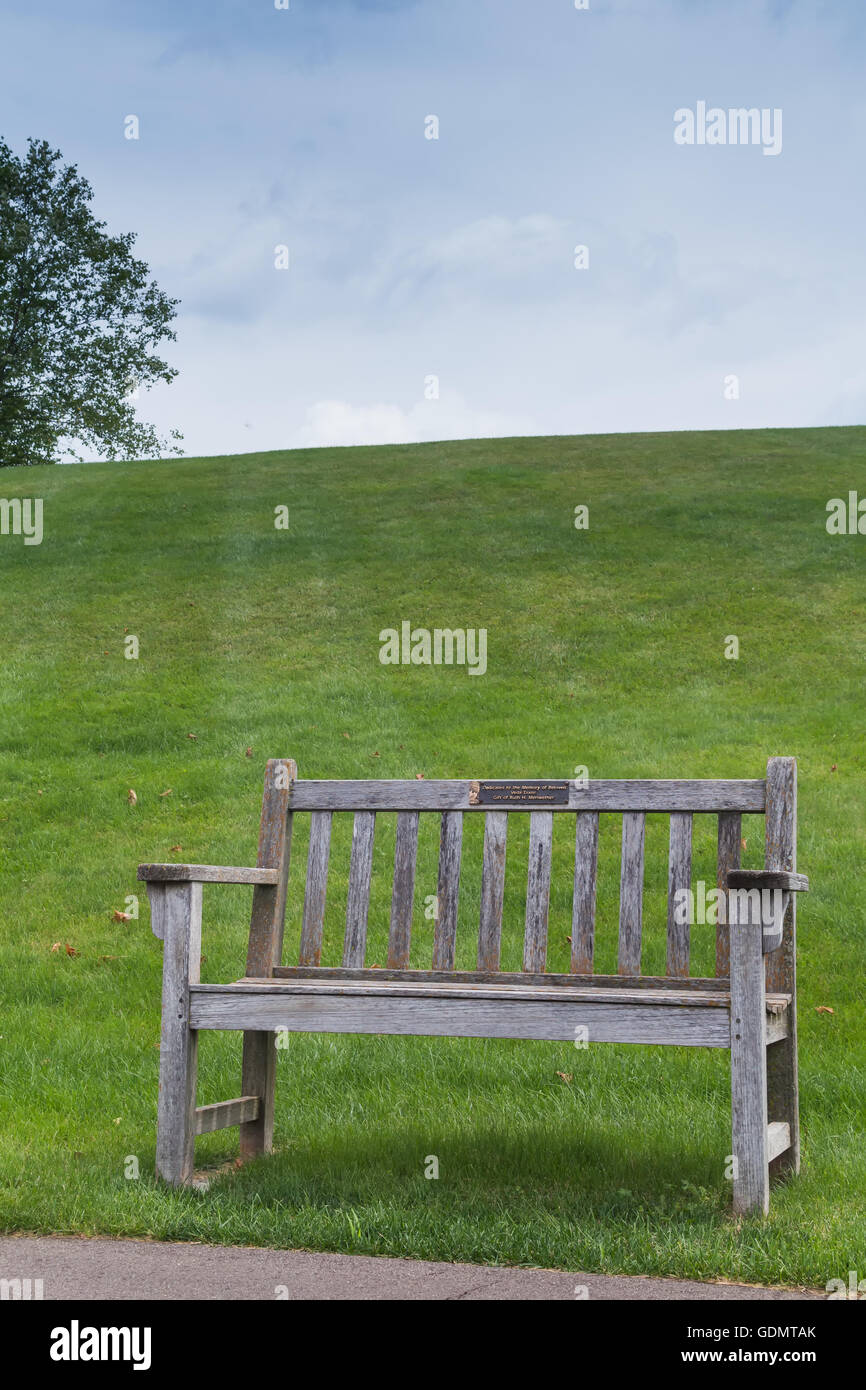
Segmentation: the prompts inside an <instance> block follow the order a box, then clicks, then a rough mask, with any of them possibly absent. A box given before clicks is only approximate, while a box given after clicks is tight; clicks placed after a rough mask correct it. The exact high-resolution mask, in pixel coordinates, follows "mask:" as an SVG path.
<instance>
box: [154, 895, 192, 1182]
mask: <svg viewBox="0 0 866 1390" xmlns="http://www.w3.org/2000/svg"><path fill="white" fill-rule="evenodd" d="M151 905H152V911H153V913H154V914H155V916H156V917H157V919H158V925H159V926H160V927H161V931H160V932H159V934H160V935H162V938H163V942H164V946H163V961H162V1031H161V1035H160V1044H159V1112H158V1128H157V1139H156V1172H157V1176H158V1177H161V1178H163V1179H164V1180H165V1181H166V1182H167V1183H171V1184H172V1186H177V1185H179V1184H181V1183H188V1182H190V1181H191V1179H192V1175H193V1146H194V1142H195V1088H196V1069H197V1061H198V1033H197V1032H195V1031H194V1030H193V1029H192V1028H190V1026H189V1004H190V992H189V987H190V984H196V983H197V982H198V980H199V978H200V966H201V884H200V883H166V884H160V885H159V887H158V891H157V892H155V893H152V894H151ZM154 925H155V928H156V925H157V923H155V924H154Z"/></svg>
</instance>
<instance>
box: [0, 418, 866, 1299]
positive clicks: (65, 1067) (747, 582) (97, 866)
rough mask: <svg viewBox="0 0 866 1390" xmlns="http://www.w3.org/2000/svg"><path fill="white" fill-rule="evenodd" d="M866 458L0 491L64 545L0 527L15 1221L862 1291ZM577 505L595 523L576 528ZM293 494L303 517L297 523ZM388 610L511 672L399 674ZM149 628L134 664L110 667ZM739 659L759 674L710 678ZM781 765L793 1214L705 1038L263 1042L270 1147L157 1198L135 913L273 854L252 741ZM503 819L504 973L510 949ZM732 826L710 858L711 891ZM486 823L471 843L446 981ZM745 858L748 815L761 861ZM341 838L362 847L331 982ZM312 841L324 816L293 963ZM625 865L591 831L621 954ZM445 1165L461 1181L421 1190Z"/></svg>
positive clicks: (658, 874) (602, 949) (339, 469)
mask: <svg viewBox="0 0 866 1390" xmlns="http://www.w3.org/2000/svg"><path fill="white" fill-rule="evenodd" d="M864 448H866V430H864V429H826V430H792V431H787V430H766V431H755V432H752V431H748V432H725V433H718V434H673V435H640V436H627V435H621V436H607V437H584V438H574V439H571V438H556V439H517V440H497V441H468V442H460V443H447V444H435V445H419V446H412V447H387V448H377V449H340V450H310V451H299V452H292V453H271V454H263V455H251V456H247V457H243V458H218V459H206V460H183V461H181V462H170V463H168V462H165V463H143V464H133V465H108V464H94V465H88V466H87V467H74V468H33V469H26V470H11V469H10V470H4V472H3V474H2V475H0V492H2V493H3V495H4V496H6V497H13V496H20V497H27V496H41V497H43V498H44V505H45V539H44V541H43V543H42V545H41V546H24V545H23V543H22V540H21V538H20V537H13V536H2V537H0V571H2V595H3V602H2V613H0V653H2V666H0V700H2V709H0V844H2V877H0V921H2V924H3V925H2V947H0V949H2V960H0V991H2V1024H0V1032H2V1035H3V1036H2V1040H0V1099H2V1110H3V1123H2V1127H0V1226H2V1227H4V1228H6V1229H10V1230H11V1229H20V1230H34V1231H80V1232H91V1233H92V1232H105V1233H125V1234H131V1235H132V1234H134V1235H143V1234H152V1235H155V1236H158V1237H163V1238H169V1237H170V1238H173V1239H194V1240H206V1241H217V1242H237V1243H253V1244H263V1245H277V1246H280V1245H282V1246H306V1247H310V1248H314V1249H332V1250H346V1251H363V1252H367V1253H380V1254H401V1255H413V1256H419V1257H426V1258H432V1259H446V1260H470V1261H484V1262H491V1263H514V1264H540V1265H550V1266H561V1267H566V1268H574V1269H586V1270H604V1271H611V1272H614V1271H624V1272H640V1273H656V1274H670V1275H680V1276H693V1277H700V1278H709V1277H723V1278H729V1279H742V1280H750V1281H755V1282H773V1283H776V1282H779V1283H803V1284H811V1285H823V1284H824V1283H825V1282H826V1280H827V1279H829V1278H832V1277H846V1276H847V1271H848V1270H849V1269H857V1270H859V1272H860V1275H861V1276H862V1275H863V1274H866V1174H864V1169H866V1165H864V1162H863V1154H864V1138H863V1135H864V1119H866V1084H864V1076H866V1067H864V1063H866V1016H864V1007H863V1005H864V989H863V973H864V944H863V943H864V906H863V894H862V877H861V875H862V865H863V861H864V843H866V809H864V796H863V775H864V745H863V733H862V729H863V707H864V703H863V702H864V694H863V692H864V675H863V673H864V658H866V601H864V566H866V538H863V537H857V536H852V537H839V536H829V535H828V534H827V532H826V529H825V526H824V520H825V505H826V502H827V500H828V498H830V497H837V496H846V495H847V492H848V490H849V488H854V487H857V485H858V480H860V479H862V478H863V476H864V475H863V468H862V458H863V454H864ZM578 503H586V504H587V505H588V506H589V508H590V529H589V530H588V531H576V530H575V529H574V524H573V515H574V508H575V506H576V505H577V504H578ZM280 504H286V505H288V507H289V508H290V518H291V522H290V529H289V531H288V532H285V531H277V530H276V529H275V527H274V524H273V518H274V508H275V507H277V506H278V505H280ZM404 619H409V620H410V621H412V623H413V625H417V626H423V627H428V628H433V627H437V626H438V627H464V628H466V627H484V628H486V629H487V631H488V672H487V675H486V676H484V677H482V678H473V677H471V676H469V675H468V673H467V671H466V670H465V669H460V668H446V667H432V668H431V667H390V666H383V665H381V664H380V662H379V660H378V653H379V640H378V634H379V631H380V629H382V628H385V627H399V625H400V622H401V621H402V620H404ZM127 630H128V631H129V632H130V633H132V634H135V635H136V636H138V638H139V641H140V659H139V660H138V661H130V660H125V659H124V633H125V632H126V631H127ZM728 634H736V635H737V636H738V637H739V640H740V659H739V660H738V661H727V660H725V659H724V656H723V647H724V639H725V637H726V636H727V635H728ZM190 734H194V735H195V740H192V739H190V738H189V735H190ZM248 747H251V748H252V750H253V756H252V757H247V756H245V750H246V749H247V748H248ZM774 753H793V754H796V755H797V757H798V758H799V767H800V839H799V852H800V867H801V868H802V869H803V871H804V872H806V873H808V874H809V875H810V877H811V879H812V883H813V891H812V893H811V894H810V895H809V897H808V898H806V899H805V901H804V902H803V904H802V905H801V925H800V948H799V962H800V1000H799V1003H800V1067H801V1106H802V1117H803V1134H804V1143H803V1169H802V1173H801V1175H800V1177H799V1178H798V1179H797V1180H795V1181H792V1182H790V1183H789V1184H787V1185H785V1186H781V1187H777V1188H776V1189H775V1190H774V1192H773V1197H772V1207H771V1213H770V1216H769V1218H767V1219H766V1220H761V1219H752V1220H748V1221H735V1220H734V1219H733V1218H732V1217H731V1215H730V1188H729V1183H728V1182H727V1181H726V1180H725V1177H724V1168H725V1156H726V1154H727V1153H728V1151H729V1148H730V1131H729V1081H728V1056H727V1054H726V1053H724V1052H710V1051H707V1052H701V1051H698V1050H688V1049H663V1048H649V1047H618V1046H610V1047H597V1048H590V1049H589V1050H588V1051H576V1050H575V1049H574V1048H573V1047H570V1046H568V1045H565V1044H547V1043H518V1042H507V1041H503V1042H498V1041H462V1040H452V1039H439V1040H429V1039H423V1038H421V1039H405V1040H404V1039H394V1038H385V1037H382V1038H375V1037H373V1038H351V1037H330V1036H309V1037H304V1036H302V1035H297V1036H295V1037H293V1038H292V1039H291V1043H290V1047H289V1049H288V1050H287V1051H285V1052H283V1053H282V1054H281V1056H280V1063H279V1081H278V1094H277V1121H276V1142H277V1152H276V1153H275V1154H274V1156H273V1157H271V1158H270V1159H267V1160H264V1161H263V1162H260V1163H257V1164H254V1165H251V1166H250V1167H249V1168H248V1169H245V1170H241V1171H226V1172H225V1173H224V1174H223V1175H222V1176H219V1177H218V1178H217V1179H216V1180H215V1181H214V1182H213V1183H212V1185H211V1186H210V1188H209V1190H207V1191H206V1192H200V1191H186V1192H181V1193H178V1192H170V1191H167V1190H163V1189H161V1188H159V1187H157V1186H156V1184H155V1182H154V1181H153V1179H152V1176H151V1175H152V1171H153V1157H154V1144H155V1130H156V1093H157V1069H158V1058H159V1054H158V1036H159V997H160V972H161V946H160V944H159V943H158V942H157V941H156V940H155V939H154V938H153V937H152V936H151V934H150V930H149V912H148V909H147V903H146V899H145V896H144V894H143V893H141V915H140V917H139V918H138V920H135V921H132V922H130V923H128V924H126V925H124V924H121V923H117V922H115V921H114V920H113V918H112V912H113V909H115V908H123V907H124V900H125V898H126V897H127V896H128V895H130V894H136V893H139V892H140V888H141V886H140V885H138V884H137V883H136V881H135V869H136V865H137V864H138V863H139V861H141V860H163V859H172V858H175V859H179V860H182V861H201V862H205V863H208V862H210V863H229V864H231V863H237V864H246V863H252V862H253V857H254V853H255V842H256V834H257V821H258V814H259V804H260V796H261V781H262V772H263V764H264V761H265V759H266V758H267V757H269V756H292V757H295V758H296V759H297V760H298V763H299V766H300V772H301V775H302V776H310V777H369V776H375V777H413V776H414V775H415V774H416V773H419V772H421V773H424V774H425V775H426V776H427V777H433V776H437V777H451V776H462V777H466V776H481V777H483V776H490V775H493V776H506V777H507V776H515V777H517V776H549V777H568V776H572V775H573V774H574V769H575V767H576V766H578V765H583V764H585V765H587V766H588V768H589V770H590V775H591V776H593V777H621V776H631V777H641V776H657V777H658V776H661V777H664V776H674V777H677V776H678V777H713V776H721V777H741V776H747V777H758V776H762V775H763V771H764V766H765V760H766V757H767V756H768V755H769V754H774ZM834 765H835V769H836V770H835V771H834V770H832V769H833V767H834ZM130 787H133V788H135V790H136V792H137V795H138V804H137V805H135V806H132V805H130V804H129V803H128V801H127V791H128V789H129V788H130ZM168 788H171V789H172V790H171V795H170V796H164V797H161V796H160V793H162V792H164V791H166V790H167V789H168ZM301 819H303V818H301ZM380 820H381V829H380V830H379V831H377V836H378V838H377V845H376V856H375V864H374V881H373V891H372V912H371V922H372V927H371V938H370V950H369V954H368V963H372V962H373V961H377V962H379V963H382V962H383V961H384V942H385V929H384V923H385V922H386V919H387V904H388V895H389V882H388V873H389V868H390V865H389V855H390V854H391V853H392V848H391V847H392V845H393V839H392V836H393V826H392V825H391V824H390V818H389V817H381V818H380ZM518 820H519V821H520V822H521V823H520V824H519V825H518V827H517V828H516V830H515V832H514V835H513V840H512V841H511V842H510V845H509V863H508V884H507V907H506V917H507V931H506V947H505V964H506V965H507V964H511V965H514V964H516V963H517V961H518V959H519V949H520V948H519V917H520V910H521V902H522V894H523V892H524V888H525V880H523V878H522V875H523V874H524V872H525V853H524V849H525V823H524V822H522V818H518ZM651 821H652V824H651V825H650V829H649V833H648V850H647V853H648V865H647V899H646V901H647V916H648V929H647V941H646V950H645V958H644V968H645V969H646V970H648V971H650V972H651V971H662V970H663V960H664V954H663V951H664V947H663V935H664V933H663V920H664V891H665V843H664V833H665V831H664V826H663V824H662V823H661V818H658V819H657V820H656V819H655V818H651ZM713 830H714V827H713V825H712V824H711V823H709V822H706V823H704V824H702V826H701V828H700V833H699V834H698V836H697V840H696V868H695V873H696V876H697V877H703V878H705V879H708V880H709V881H710V882H712V881H713V879H714V866H713V843H712V836H713ZM479 833H480V823H473V824H471V825H469V826H467V831H466V837H465V859H464V863H465V871H464V878H463V884H462V893H461V923H462V925H461V930H460V960H459V963H460V964H470V963H471V961H472V957H473V943H472V930H473V927H474V926H475V923H476V922H477V904H478V894H479V891H480V841H479ZM570 833H571V832H570V830H569V827H568V825H567V824H566V823H565V821H564V820H563V822H562V823H559V822H558V823H557V831H556V844H555V859H554V887H553V895H552V911H551V953H550V966H551V968H553V969H562V968H564V967H565V964H566V961H567V951H568V947H567V943H566V941H565V937H566V935H567V933H568V930H569V921H570V915H569V914H570V891H571V863H570V858H571V852H572V845H571V844H570V843H569V840H570ZM761 834H762V826H761V821H760V818H749V820H748V824H747V825H746V826H745V828H744V835H745V836H746V840H747V848H746V852H745V856H744V862H745V864H746V866H751V867H755V866H758V865H759V864H760V862H761ZM521 837H523V839H522V838H521ZM434 839H435V826H434V827H427V829H426V831H425V832H424V833H423V834H422V843H421V848H420V856H419V874H418V885H417V910H416V926H415V938H414V947H413V964H416V965H424V964H427V963H429V952H430V947H431V924H430V923H429V922H428V921H427V920H426V919H425V917H424V911H423V902H424V898H425V896H426V895H427V894H430V893H433V892H434V891H435V844H434ZM176 845H179V846H181V849H180V850H177V851H174V852H173V851H172V847H173V846H176ZM347 850H348V841H347V837H346V833H345V830H344V829H343V828H340V829H339V830H338V831H337V832H336V834H335V847H334V864H333V869H332V878H331V896H330V902H329V911H328V917H327V921H326V961H329V962H331V963H336V962H338V960H339V952H340V927H341V921H340V912H341V906H342V903H341V895H343V894H344V888H345V873H346V862H347ZM305 855H306V848H305V829H304V827H303V826H300V827H299V829H298V835H297V843H296V848H295V859H294V867H293V873H292V878H291V882H290V895H291V898H290V910H289V922H288V929H287V949H286V959H287V960H290V959H291V952H292V948H293V946H295V945H296V942H297V934H298V926H299V910H300V899H301V897H302V892H303V889H302V881H303V869H304V866H305ZM616 855H617V826H616V823H615V819H614V818H613V817H609V818H608V817H606V818H603V822H602V856H601V868H600V875H601V888H600V893H601V907H600V925H599V962H598V968H600V969H603V970H609V969H611V968H613V965H614V960H615V936H616V913H617V877H616ZM248 911H249V890H248V889H243V888H220V887H210V888H205V929H204V946H203V950H204V953H205V956H206V961H205V964H204V967H203V978H205V979H207V980H219V979H233V978H236V977H237V976H238V975H239V974H240V973H242V969H243V960H244V951H245V935H246V925H247V915H248ZM711 935H712V931H711V929H710V928H704V929H701V928H696V929H695V932H694V936H695V951H694V962H693V969H694V970H695V971H696V972H697V973H702V972H709V971H711V968H712V967H711V960H712V941H711ZM57 942H59V943H60V947H59V950H57V951H55V952H52V950H51V947H52V945H53V944H54V943H57ZM66 943H69V945H70V946H71V947H72V948H74V950H75V951H77V952H78V954H77V955H69V954H67V952H66V949H65V947H66ZM819 1005H827V1006H829V1007H830V1008H832V1009H833V1010H834V1012H833V1013H832V1014H828V1013H822V1014H819V1013H817V1012H816V1009H817V1007H818V1006H819ZM239 1057H240V1049H239V1039H238V1037H237V1036H235V1035H208V1036H206V1037H205V1038H204V1039H203V1041H202V1047H201V1058H200V1089H199V1095H200V1101H201V1103H205V1102H209V1101H213V1100H219V1099H225V1098H228V1097H230V1096H234V1095H237V1094H238V1090H239V1076H240V1074H239ZM558 1072H563V1073H566V1074H570V1075H571V1078H572V1079H571V1081H570V1082H568V1081H565V1080H563V1079H561V1078H560V1077H559V1076H558V1075H557V1073H558ZM236 1145H237V1133H236V1131H232V1130H229V1131H223V1132H221V1133H219V1134H216V1135H211V1136H208V1137H206V1138H205V1139H203V1140H201V1141H199V1144H198V1148H197V1153H198V1161H199V1164H200V1166H210V1167H214V1168H216V1167H217V1166H218V1165H221V1164H225V1163H226V1162H227V1161H228V1160H230V1159H232V1158H233V1157H234V1155H235V1153H236V1151H237V1150H236ZM431 1154H435V1155H436V1156H437V1157H438V1159H439V1165H440V1176H439V1179H438V1180H427V1179H425V1177H424V1165H425V1159H426V1156H427V1155H431ZM128 1156H135V1157H136V1158H137V1159H138V1162H139V1165H140V1174H141V1176H140V1178H139V1179H138V1180H134V1179H131V1178H127V1177H126V1176H125V1166H131V1165H126V1160H127V1157H128Z"/></svg>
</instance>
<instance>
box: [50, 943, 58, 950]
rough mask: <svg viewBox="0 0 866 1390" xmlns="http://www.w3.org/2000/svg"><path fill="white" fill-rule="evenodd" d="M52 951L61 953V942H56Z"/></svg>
mask: <svg viewBox="0 0 866 1390" xmlns="http://www.w3.org/2000/svg"><path fill="white" fill-rule="evenodd" d="M51 949H52V951H59V950H60V942H59V941H55V943H54V945H53V946H52V947H51Z"/></svg>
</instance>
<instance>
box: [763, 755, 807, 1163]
mask: <svg viewBox="0 0 866 1390" xmlns="http://www.w3.org/2000/svg"><path fill="white" fill-rule="evenodd" d="M764 868H765V869H767V870H769V871H770V872H771V873H775V872H779V871H781V872H785V873H790V874H795V873H796V871H797V761H796V759H795V758H770V760H769V762H768V763H767V820H766V841H765V851H764ZM765 968H766V983H767V990H768V991H770V992H776V993H785V994H790V995H791V997H792V1000H793V1006H792V1008H791V1010H790V1015H791V1018H790V1031H789V1034H788V1037H787V1038H785V1039H784V1040H783V1041H782V1042H779V1043H774V1044H773V1046H772V1047H768V1048H767V1109H768V1115H769V1118H770V1120H771V1121H773V1122H783V1123H785V1124H787V1125H788V1126H789V1128H790V1136H791V1142H790V1145H789V1146H788V1148H787V1149H786V1150H785V1151H784V1152H783V1153H780V1154H779V1155H778V1156H777V1157H776V1158H774V1159H773V1162H772V1165H771V1169H770V1172H771V1175H772V1176H773V1177H777V1176H783V1175H784V1174H786V1173H799V1171H800V1099H799V1079H798V1074H797V1073H798V1068H797V1007H796V1004H797V897H796V893H793V892H792V894H791V897H790V900H789V902H788V907H787V910H786V912H785V918H784V922H783V925H782V944H781V946H780V947H779V949H778V950H777V951H774V952H773V953H772V954H771V955H768V956H767V957H766V959H765Z"/></svg>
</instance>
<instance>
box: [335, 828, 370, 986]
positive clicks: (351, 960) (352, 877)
mask: <svg viewBox="0 0 866 1390" xmlns="http://www.w3.org/2000/svg"><path fill="white" fill-rule="evenodd" d="M375 830H376V812H375V811H356V812H355V821H354V825H353V826H352V858H351V861H350V864H349V893H348V898H347V900H346V936H345V940H344V942H343V965H344V966H346V967H349V968H354V969H361V968H362V967H363V964H364V952H365V951H366V948H367V913H368V912H369V910H370V879H371V877H372V873H373V836H374V834H375Z"/></svg>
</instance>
